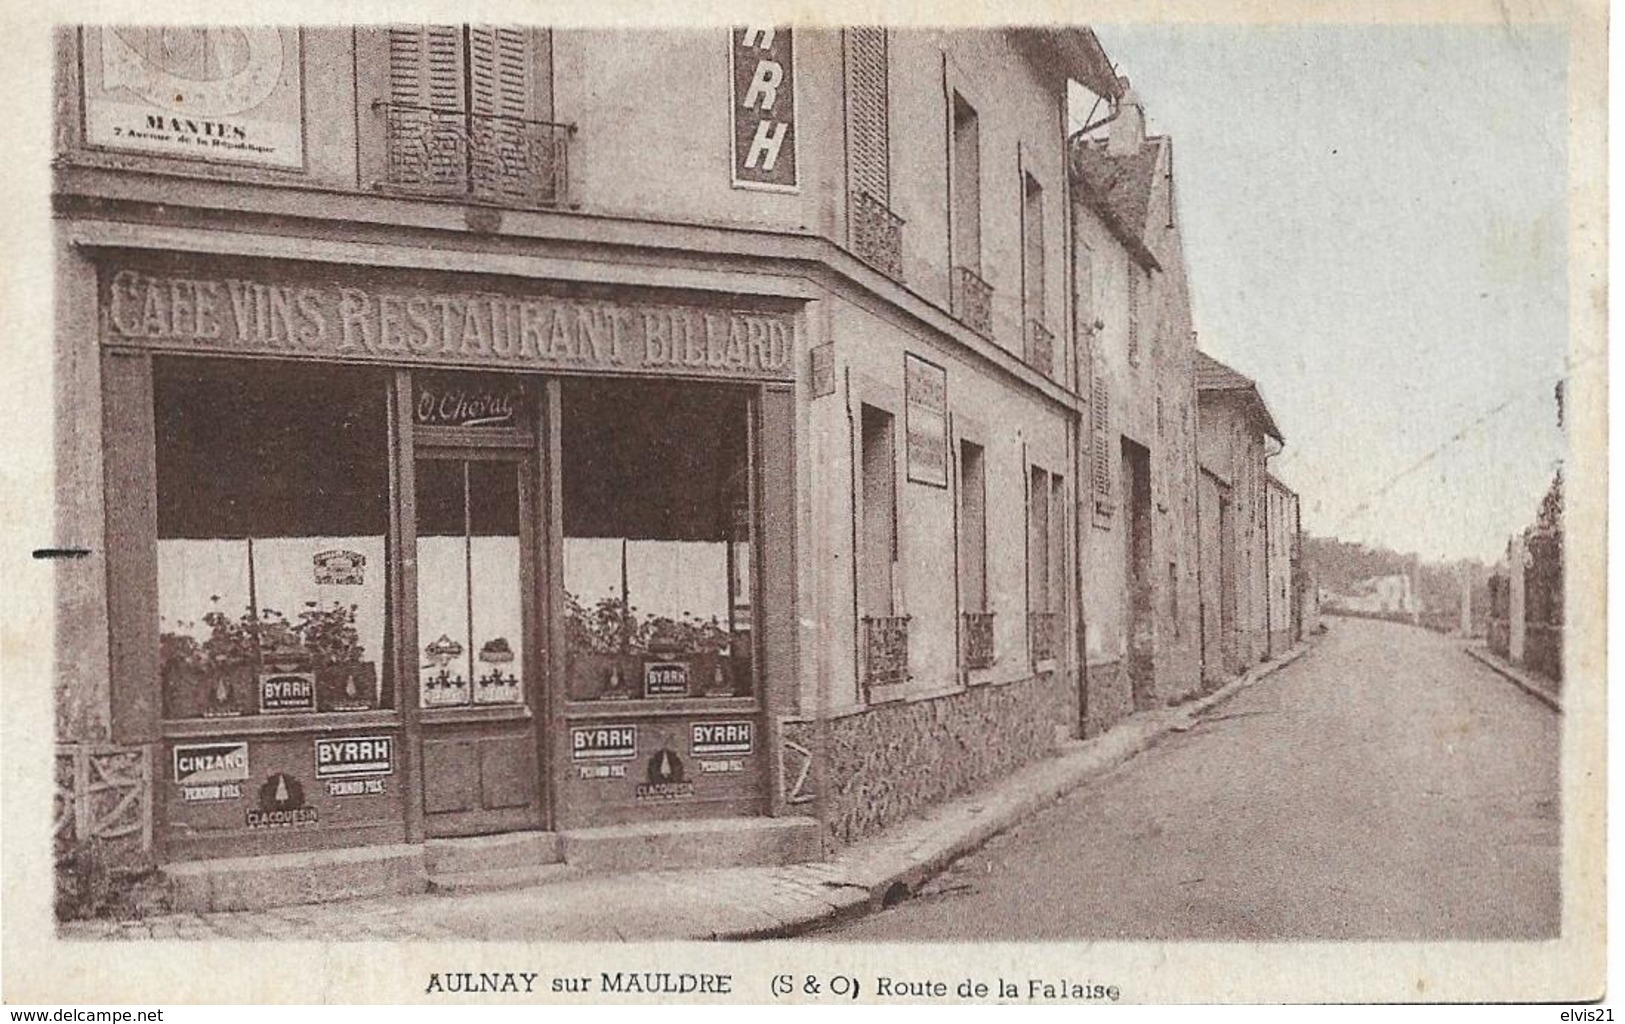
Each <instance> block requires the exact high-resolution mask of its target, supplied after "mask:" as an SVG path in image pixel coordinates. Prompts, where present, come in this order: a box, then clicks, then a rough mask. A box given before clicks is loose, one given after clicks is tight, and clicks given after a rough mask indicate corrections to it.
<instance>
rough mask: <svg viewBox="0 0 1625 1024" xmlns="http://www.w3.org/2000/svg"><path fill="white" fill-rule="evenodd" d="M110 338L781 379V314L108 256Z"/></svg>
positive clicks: (455, 362)
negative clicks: (242, 273) (143, 264)
mask: <svg viewBox="0 0 1625 1024" xmlns="http://www.w3.org/2000/svg"><path fill="white" fill-rule="evenodd" d="M104 281H105V285H104V287H105V291H104V295H103V312H104V316H103V324H104V330H105V334H106V340H107V342H108V343H109V344H115V345H132V344H133V345H141V346H145V347H151V348H163V349H183V350H188V351H206V352H217V353H223V354H229V353H241V354H245V355H246V354H255V355H276V356H281V357H285V358H298V357H301V356H303V357H308V358H315V359H346V360H370V361H378V362H406V363H422V364H426V365H441V366H500V367H505V368H511V369H525V368H534V369H561V370H564V369H573V370H584V371H592V372H603V373H662V374H682V375H685V376H713V377H733V378H743V379H755V380H789V379H793V378H794V376H795V362H794V359H793V355H794V351H793V350H794V347H795V326H794V322H793V319H792V317H791V316H790V314H787V313H781V312H770V311H760V312H758V311H744V310H735V309H726V308H716V307H709V306H698V305H693V306H690V305H676V304H668V303H658V304H657V303H641V302H614V301H608V300H603V299H584V298H570V297H562V296H555V295H513V294H503V293H489V292H476V291H460V290H459V291H442V290H437V289H425V288H414V287H404V286H402V287H396V286H391V285H388V284H380V285H376V286H371V287H356V286H349V285H339V284H333V283H326V282H319V281H295V282H285V281H274V282H273V281H267V280H251V279H241V278H230V277H211V276H202V275H200V276H153V275H149V274H145V273H141V272H139V271H135V270H128V269H118V270H109V271H108V273H107V276H106V277H105V278H104Z"/></svg>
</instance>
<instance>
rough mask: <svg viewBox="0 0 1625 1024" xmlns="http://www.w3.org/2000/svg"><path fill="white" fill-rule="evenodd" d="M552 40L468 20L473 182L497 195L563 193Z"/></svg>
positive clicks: (524, 30)
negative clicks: (554, 118)
mask: <svg viewBox="0 0 1625 1024" xmlns="http://www.w3.org/2000/svg"><path fill="white" fill-rule="evenodd" d="M549 51H550V47H549V46H548V45H547V38H546V34H545V33H544V32H538V31H535V30H532V29H528V28H522V27H516V26H499V25H470V26H469V27H468V90H469V96H468V110H469V113H470V114H472V115H473V116H472V117H471V118H470V122H469V137H470V142H471V152H470V159H469V166H470V175H471V178H472V181H471V187H472V191H473V192H474V193H475V194H476V195H480V196H484V197H486V198H492V199H516V200H542V201H551V200H552V199H554V198H556V195H555V193H556V188H555V186H556V184H557V175H556V174H555V170H556V169H557V168H558V167H559V166H560V161H562V150H561V149H560V148H559V147H560V146H561V145H562V140H561V139H559V138H557V137H555V135H554V133H553V130H552V128H551V126H550V125H548V124H546V123H545V122H547V121H550V120H551V118H552V109H551V107H552V96H551V92H552V89H551V86H552V74H551V72H550V69H549V68H548V57H549Z"/></svg>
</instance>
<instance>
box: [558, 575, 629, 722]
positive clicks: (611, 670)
mask: <svg viewBox="0 0 1625 1024" xmlns="http://www.w3.org/2000/svg"><path fill="white" fill-rule="evenodd" d="M564 629H565V641H566V643H565V649H566V650H567V651H568V653H569V669H568V673H567V674H568V678H569V680H570V696H571V698H572V699H575V700H627V699H630V698H632V697H635V696H637V695H638V694H640V693H641V692H642V687H643V677H642V672H643V655H644V653H645V652H646V651H647V649H648V648H647V645H646V643H644V642H643V640H642V637H641V634H642V632H643V630H642V629H641V628H640V627H639V625H638V616H637V608H636V607H635V606H628V605H626V604H625V603H624V602H623V601H622V600H621V599H620V598H618V597H603V598H599V600H598V603H597V604H595V605H593V606H592V607H591V608H587V607H585V606H583V605H582V603H581V601H580V599H579V598H577V597H576V596H575V595H574V594H570V593H566V594H565V615H564Z"/></svg>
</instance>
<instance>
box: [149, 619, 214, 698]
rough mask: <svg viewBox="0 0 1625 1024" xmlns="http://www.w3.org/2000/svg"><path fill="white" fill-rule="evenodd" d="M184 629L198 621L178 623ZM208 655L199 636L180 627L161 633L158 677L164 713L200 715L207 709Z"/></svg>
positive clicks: (159, 636) (159, 638)
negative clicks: (205, 653)
mask: <svg viewBox="0 0 1625 1024" xmlns="http://www.w3.org/2000/svg"><path fill="white" fill-rule="evenodd" d="M176 625H178V626H181V627H182V628H183V629H184V628H185V627H189V626H194V625H195V624H194V623H190V622H185V623H176ZM208 670H209V665H208V659H207V658H206V657H205V655H204V653H203V644H201V643H200V642H198V639H197V637H195V636H193V635H192V634H191V633H188V632H181V631H179V630H176V631H171V630H164V631H162V632H160V633H159V634H158V678H159V679H160V680H162V682H163V692H164V716H165V717H167V718H196V717H198V716H199V715H201V714H202V713H203V706H204V705H203V698H204V680H205V678H206V677H207V675H208Z"/></svg>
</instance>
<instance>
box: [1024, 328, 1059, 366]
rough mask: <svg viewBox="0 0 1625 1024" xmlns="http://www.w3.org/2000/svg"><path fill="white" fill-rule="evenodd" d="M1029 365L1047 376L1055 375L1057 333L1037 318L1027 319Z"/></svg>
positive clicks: (1027, 358)
mask: <svg viewBox="0 0 1625 1024" xmlns="http://www.w3.org/2000/svg"><path fill="white" fill-rule="evenodd" d="M1025 358H1026V360H1027V365H1028V366H1031V367H1032V368H1033V369H1035V370H1037V371H1038V372H1039V373H1042V374H1043V375H1044V376H1046V377H1051V378H1053V377H1054V376H1055V335H1053V334H1051V333H1050V331H1049V328H1048V327H1045V326H1044V325H1043V324H1042V323H1040V322H1038V321H1037V320H1028V321H1027V350H1026V354H1025Z"/></svg>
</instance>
